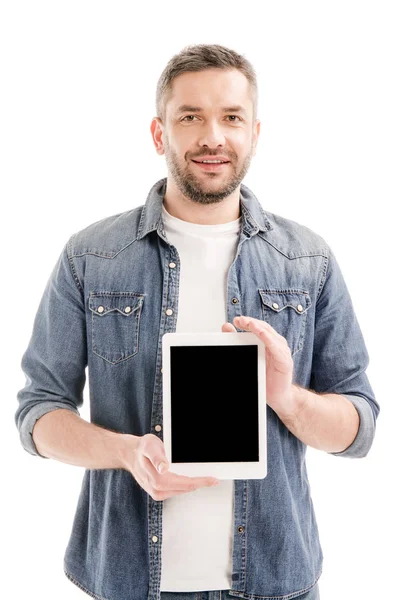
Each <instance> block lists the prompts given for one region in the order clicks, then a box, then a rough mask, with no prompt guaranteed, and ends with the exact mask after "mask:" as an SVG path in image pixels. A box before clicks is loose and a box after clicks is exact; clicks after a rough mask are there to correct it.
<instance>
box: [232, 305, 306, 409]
mask: <svg viewBox="0 0 400 600" xmlns="http://www.w3.org/2000/svg"><path fill="white" fill-rule="evenodd" d="M233 323H234V325H235V326H236V327H238V328H239V329H244V330H246V331H250V332H251V333H254V334H255V335H256V336H257V337H258V338H260V340H261V341H262V342H263V343H264V345H265V355H266V370H267V373H266V381H267V404H268V405H269V406H270V407H271V408H272V409H273V410H274V411H275V412H276V413H277V414H278V416H279V417H281V418H282V417H283V418H290V417H291V416H294V415H295V414H296V412H297V410H298V408H299V407H298V405H297V401H296V400H295V398H297V395H295V394H294V393H293V391H294V390H293V385H292V380H293V359H292V355H291V351H290V348H289V346H288V343H287V341H286V339H285V338H284V337H283V336H282V335H280V334H279V333H278V332H277V331H276V330H275V329H274V328H273V327H272V326H271V325H270V324H269V323H267V322H266V321H260V320H259V319H254V318H252V317H246V316H241V317H235V318H234V319H233ZM222 331H223V332H227V333H229V332H236V329H235V327H234V326H233V325H232V324H231V323H224V324H223V325H222Z"/></svg>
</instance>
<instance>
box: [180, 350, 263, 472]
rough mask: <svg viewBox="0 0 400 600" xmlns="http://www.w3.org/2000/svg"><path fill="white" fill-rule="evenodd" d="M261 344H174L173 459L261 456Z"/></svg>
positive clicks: (230, 459) (224, 459) (192, 460)
mask: <svg viewBox="0 0 400 600" xmlns="http://www.w3.org/2000/svg"><path fill="white" fill-rule="evenodd" d="M257 357H258V346H257V345H256V344H254V345H252V344H248V345H237V346H230V345H220V346H218V345H208V346H207V345H204V346H199V345H196V346H190V345H189V346H186V345H185V346H172V347H171V348H170V365H171V366H170V371H171V457H172V462H174V463H180V462H183V463H207V462H208V463H211V462H241V461H248V462H252V461H258V460H259V452H258V449H259V440H258V431H259V423H258V407H259V399H258V376H257V360H258V358H257Z"/></svg>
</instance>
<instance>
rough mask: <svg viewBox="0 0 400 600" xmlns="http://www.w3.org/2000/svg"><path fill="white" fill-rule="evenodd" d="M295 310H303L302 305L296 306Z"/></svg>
mask: <svg viewBox="0 0 400 600" xmlns="http://www.w3.org/2000/svg"><path fill="white" fill-rule="evenodd" d="M297 310H299V311H300V312H301V311H302V310H303V307H302V305H301V304H298V305H297Z"/></svg>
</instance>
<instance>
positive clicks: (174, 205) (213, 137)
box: [151, 68, 260, 225]
mask: <svg viewBox="0 0 400 600" xmlns="http://www.w3.org/2000/svg"><path fill="white" fill-rule="evenodd" d="M254 95H255V91H253V90H252V87H251V84H250V83H249V80H248V79H247V77H246V76H245V75H244V74H243V73H242V72H241V71H239V70H237V69H220V68H219V69H215V68H214V69H213V68H209V69H207V70H205V71H200V72H189V73H187V72H185V73H183V74H181V75H179V76H177V77H175V79H174V81H173V88H172V90H171V92H170V93H169V94H168V95H167V97H165V98H164V100H163V102H164V106H163V107H162V108H161V107H160V112H161V114H162V115H163V119H161V118H155V119H154V120H153V122H152V124H151V132H152V134H153V138H154V143H155V145H156V150H157V152H158V153H159V154H164V153H165V160H166V163H167V167H168V173H169V177H168V178H167V187H166V191H165V196H164V206H165V208H166V209H167V211H168V212H169V213H170V214H171V215H173V216H175V217H178V218H180V219H182V220H184V221H188V222H190V223H199V224H202V225H216V224H220V223H227V222H229V221H233V220H234V219H237V218H238V217H239V216H240V203H239V197H240V184H241V182H242V180H243V179H244V177H245V175H246V173H247V171H248V170H249V167H250V164H251V159H252V157H253V156H254V154H255V149H256V145H257V140H258V136H259V133H260V121H259V120H256V119H255V112H254V110H255V106H254ZM163 121H164V123H163ZM216 161H218V162H216Z"/></svg>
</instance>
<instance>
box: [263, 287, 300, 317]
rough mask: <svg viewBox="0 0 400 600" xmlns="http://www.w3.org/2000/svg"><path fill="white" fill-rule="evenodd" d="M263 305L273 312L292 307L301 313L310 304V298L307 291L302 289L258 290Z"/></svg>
mask: <svg viewBox="0 0 400 600" xmlns="http://www.w3.org/2000/svg"><path fill="white" fill-rule="evenodd" d="M258 291H259V292H260V296H261V299H262V301H263V304H264V305H265V306H268V308H270V309H271V310H273V311H274V312H277V313H278V312H280V311H281V310H283V309H284V308H289V307H290V308H292V309H293V310H295V311H296V312H297V314H299V315H301V314H303V313H305V312H306V311H307V310H308V309H309V308H310V306H311V298H310V295H309V294H308V292H305V291H303V290H291V291H285V290H258Z"/></svg>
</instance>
